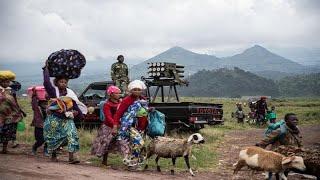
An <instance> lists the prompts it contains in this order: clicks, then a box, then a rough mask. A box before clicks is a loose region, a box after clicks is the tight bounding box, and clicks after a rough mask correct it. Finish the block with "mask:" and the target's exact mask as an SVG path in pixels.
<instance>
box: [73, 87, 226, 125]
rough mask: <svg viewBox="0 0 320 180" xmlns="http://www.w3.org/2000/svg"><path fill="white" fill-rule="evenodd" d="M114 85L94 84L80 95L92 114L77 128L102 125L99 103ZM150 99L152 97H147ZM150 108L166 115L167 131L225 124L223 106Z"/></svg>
mask: <svg viewBox="0 0 320 180" xmlns="http://www.w3.org/2000/svg"><path fill="white" fill-rule="evenodd" d="M111 85H113V83H112V82H111V81H104V82H94V83H91V84H89V86H88V87H87V88H86V89H85V90H84V91H83V92H82V93H81V94H80V96H79V100H80V101H82V102H83V103H84V104H85V105H86V106H87V107H88V108H89V109H91V112H90V113H88V114H87V115H85V118H84V119H83V120H82V121H75V124H76V126H78V127H79V126H84V127H89V128H93V127H97V126H99V125H100V124H101V121H100V119H99V116H100V109H99V103H100V102H101V101H104V100H106V97H105V89H106V88H107V87H108V86H111ZM147 98H148V99H150V97H147ZM150 107H154V108H155V109H156V110H159V111H160V112H162V113H164V114H165V115H166V124H167V127H166V128H167V130H172V129H187V130H191V131H197V130H199V129H201V128H204V127H205V125H206V124H208V125H216V124H223V109H222V108H223V105H222V104H213V103H195V102H169V103H168V102H150Z"/></svg>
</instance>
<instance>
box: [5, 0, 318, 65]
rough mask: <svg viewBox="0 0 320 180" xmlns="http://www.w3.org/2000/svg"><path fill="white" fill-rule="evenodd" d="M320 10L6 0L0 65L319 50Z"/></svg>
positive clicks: (193, 2) (267, 2)
mask: <svg viewBox="0 0 320 180" xmlns="http://www.w3.org/2000/svg"><path fill="white" fill-rule="evenodd" d="M319 10H320V1H318V0H143V1H142V0H141V1H139V0H134V1H133V0H130V1H129V0H128V1H125V0H110V1H109V0H77V1H74V0H54V1H52V0H0V23H1V26H0V49H1V50H0V61H3V62H4V61H7V60H17V61H39V62H40V61H43V59H45V58H47V57H48V55H49V54H50V53H51V52H53V51H55V50H59V49H62V48H66V49H78V50H80V51H81V52H82V53H83V54H84V55H85V56H86V57H87V59H90V60H96V59H106V58H109V59H110V57H115V56H116V55H118V54H120V53H121V54H124V55H125V56H126V57H128V59H147V58H150V57H152V56H154V55H156V54H158V53H161V52H162V51H164V50H166V49H168V48H170V47H172V46H181V47H184V48H187V49H190V50H193V51H195V52H199V53H208V54H215V55H218V56H219V55H220V56H223V55H228V54H230V53H237V52H239V51H241V50H243V49H245V48H248V47H250V46H253V45H254V44H260V45H262V46H264V47H267V48H270V49H273V50H275V51H277V50H278V51H279V52H281V49H286V50H287V52H290V49H294V48H306V49H318V50H319V49H320V34H319V32H320V23H319V22H320V13H319V12H320V11H319ZM288 49H289V50H288ZM319 54H320V53H319Z"/></svg>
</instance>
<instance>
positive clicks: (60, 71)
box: [48, 49, 86, 79]
mask: <svg viewBox="0 0 320 180" xmlns="http://www.w3.org/2000/svg"><path fill="white" fill-rule="evenodd" d="M85 65H86V59H85V57H84V56H83V55H82V54H81V53H80V52H79V51H77V50H72V49H68V50H64V49H62V50H60V51H56V52H54V53H52V54H51V55H50V56H49V57H48V69H49V74H50V77H66V78H68V79H75V78H78V77H79V76H80V74H81V70H82V68H83V67H84V66H85Z"/></svg>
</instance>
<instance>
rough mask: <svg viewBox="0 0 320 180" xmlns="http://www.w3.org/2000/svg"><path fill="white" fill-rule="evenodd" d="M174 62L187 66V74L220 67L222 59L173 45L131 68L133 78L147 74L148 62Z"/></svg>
mask: <svg viewBox="0 0 320 180" xmlns="http://www.w3.org/2000/svg"><path fill="white" fill-rule="evenodd" d="M159 61H160V62H172V63H177V64H181V65H184V66H185V74H186V75H188V74H193V73H196V72H197V71H200V70H202V69H208V68H209V69H214V68H217V67H219V61H220V59H219V58H217V57H216V56H212V55H207V54H197V53H194V52H191V51H189V50H186V49H184V48H181V47H177V46H176V47H172V48H170V49H168V50H166V51H164V52H163V53H160V54H158V55H156V56H154V57H152V58H150V59H148V60H146V61H144V62H142V63H139V64H137V65H135V66H133V67H132V68H131V72H132V76H133V78H139V77H141V76H143V75H146V73H147V72H146V71H147V63H150V62H159Z"/></svg>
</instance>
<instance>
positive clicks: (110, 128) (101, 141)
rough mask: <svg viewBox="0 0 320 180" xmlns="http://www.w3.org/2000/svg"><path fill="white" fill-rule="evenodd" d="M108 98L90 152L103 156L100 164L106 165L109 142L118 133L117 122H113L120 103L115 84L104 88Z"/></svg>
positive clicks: (118, 90) (119, 91) (119, 92)
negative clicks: (102, 118)
mask: <svg viewBox="0 0 320 180" xmlns="http://www.w3.org/2000/svg"><path fill="white" fill-rule="evenodd" d="M106 94H107V95H108V97H109V98H108V99H107V100H106V102H105V104H104V106H103V114H104V121H103V123H102V125H101V127H100V128H99V130H98V135H97V137H96V139H95V140H94V142H93V145H92V149H91V154H92V155H96V156H98V157H103V161H102V164H104V165H107V159H108V151H109V149H110V144H111V143H115V142H112V141H113V140H114V139H115V136H116V135H117V133H118V126H117V124H118V123H115V120H114V116H115V114H116V112H117V110H118V107H119V105H120V101H121V100H120V96H121V90H120V89H119V88H118V87H117V86H110V87H108V88H107V90H106Z"/></svg>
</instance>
